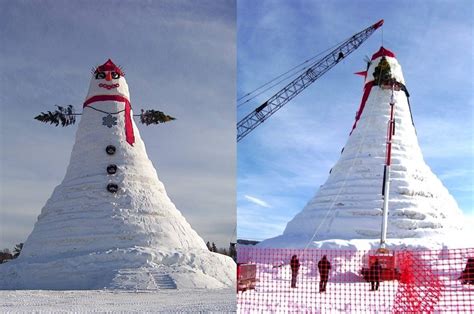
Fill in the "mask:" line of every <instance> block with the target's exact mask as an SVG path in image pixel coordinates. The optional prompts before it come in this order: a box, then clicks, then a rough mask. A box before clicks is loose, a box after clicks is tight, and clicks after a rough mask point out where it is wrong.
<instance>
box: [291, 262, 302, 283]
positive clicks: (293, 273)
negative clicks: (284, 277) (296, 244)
mask: <svg viewBox="0 0 474 314" xmlns="http://www.w3.org/2000/svg"><path fill="white" fill-rule="evenodd" d="M290 267H291V287H292V288H296V277H298V271H299V270H300V260H299V259H298V257H297V256H296V255H293V256H292V257H291V261H290Z"/></svg>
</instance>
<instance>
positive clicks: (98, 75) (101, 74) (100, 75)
mask: <svg viewBox="0 0 474 314" xmlns="http://www.w3.org/2000/svg"><path fill="white" fill-rule="evenodd" d="M95 79H96V80H102V79H105V73H104V72H97V73H96V74H95Z"/></svg>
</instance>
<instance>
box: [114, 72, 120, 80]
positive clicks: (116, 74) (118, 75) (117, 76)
mask: <svg viewBox="0 0 474 314" xmlns="http://www.w3.org/2000/svg"><path fill="white" fill-rule="evenodd" d="M112 78H113V79H114V80H116V79H118V78H120V74H118V73H117V72H112Z"/></svg>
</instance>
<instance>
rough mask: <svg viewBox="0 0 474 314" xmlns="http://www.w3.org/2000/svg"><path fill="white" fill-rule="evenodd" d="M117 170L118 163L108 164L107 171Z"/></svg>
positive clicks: (113, 171) (109, 172)
mask: <svg viewBox="0 0 474 314" xmlns="http://www.w3.org/2000/svg"><path fill="white" fill-rule="evenodd" d="M116 172H117V165H108V166H107V173H108V174H114V173H116Z"/></svg>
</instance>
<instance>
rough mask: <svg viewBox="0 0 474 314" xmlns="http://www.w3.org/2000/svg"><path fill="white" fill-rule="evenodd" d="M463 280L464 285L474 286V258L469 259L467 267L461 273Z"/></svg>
mask: <svg viewBox="0 0 474 314" xmlns="http://www.w3.org/2000/svg"><path fill="white" fill-rule="evenodd" d="M461 280H462V284H463V285H465V284H471V285H474V258H469V259H468V260H467V264H466V267H465V268H464V270H463V271H462V273H461Z"/></svg>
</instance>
